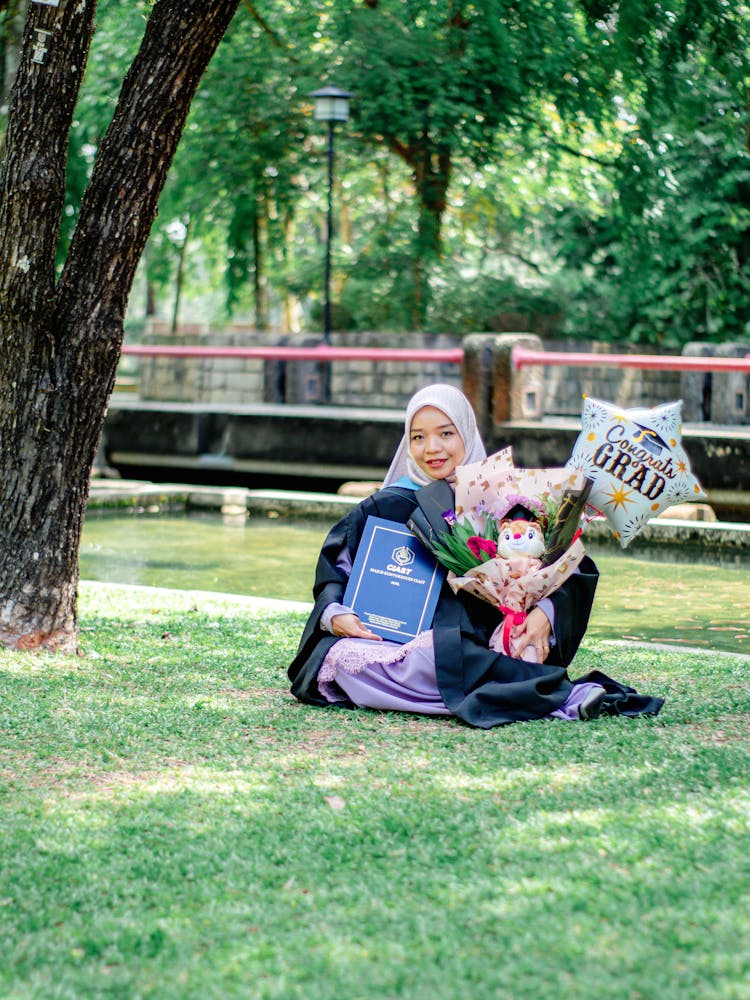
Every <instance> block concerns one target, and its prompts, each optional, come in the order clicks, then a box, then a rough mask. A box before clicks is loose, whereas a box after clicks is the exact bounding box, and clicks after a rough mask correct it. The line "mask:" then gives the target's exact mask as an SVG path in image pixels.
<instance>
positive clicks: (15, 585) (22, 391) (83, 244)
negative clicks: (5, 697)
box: [0, 0, 238, 651]
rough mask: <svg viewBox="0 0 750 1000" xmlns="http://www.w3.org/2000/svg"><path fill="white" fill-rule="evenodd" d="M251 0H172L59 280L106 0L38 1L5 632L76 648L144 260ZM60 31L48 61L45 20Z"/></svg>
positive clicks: (12, 306) (6, 348) (9, 413)
mask: <svg viewBox="0 0 750 1000" xmlns="http://www.w3.org/2000/svg"><path fill="white" fill-rule="evenodd" d="M237 5H238V0H159V2H157V3H156V5H155V6H154V8H153V11H152V13H151V16H150V18H149V20H148V23H147V26H146V32H145V35H144V38H143V42H142V45H141V48H140V50H139V53H138V55H137V56H136V58H135V60H134V62H133V65H132V66H131V68H130V71H129V72H128V74H127V76H126V78H125V81H124V83H123V87H122V91H121V94H120V99H119V101H118V104H117V108H116V110H115V115H114V118H113V121H112V124H111V126H110V128H109V129H108V131H107V134H106V136H105V137H104V140H103V142H102V144H101V148H100V151H99V155H98V158H97V162H96V164H95V167H94V172H93V175H92V178H91V181H90V183H89V186H88V188H87V190H86V194H85V196H84V199H83V203H82V206H81V212H80V216H79V221H78V225H77V227H76V230H75V233H74V235H73V240H72V242H71V247H70V250H69V253H68V257H67V260H66V263H65V265H64V268H63V272H62V275H61V277H60V280H59V282H58V284H57V286H56V287H55V281H54V259H55V248H56V243H57V233H58V230H59V221H60V214H61V211H62V204H63V193H64V184H65V162H66V150H67V140H68V131H69V128H70V122H71V119H72V114H73V110H74V108H75V102H76V98H77V94H78V87H79V83H80V79H81V76H82V75H83V69H84V66H85V62H86V56H87V53H88V47H89V44H90V41H91V35H92V31H93V21H94V14H95V8H96V2H95V0H61V5H60V7H59V8H52V7H48V6H43V5H40V4H32V5H31V8H30V11H29V15H28V18H27V23H26V30H25V33H24V41H23V48H22V59H21V64H20V67H19V71H18V76H17V79H16V85H15V87H14V91H13V95H12V99H11V108H10V112H9V120H8V132H7V142H6V159H5V163H4V167H3V173H2V178H1V180H0V198H1V199H2V201H1V202H0V471H1V472H2V477H3V486H4V489H3V490H2V495H1V496H0V642H2V643H4V644H5V645H8V646H15V647H17V648H37V647H40V646H42V647H46V648H50V649H62V650H66V651H71V650H73V649H75V647H76V640H77V616H76V593H77V583H78V547H79V543H80V534H81V527H82V523H83V517H84V513H85V508H86V500H87V497H88V486H89V474H90V469H91V465H92V463H93V460H94V456H95V454H96V449H97V444H98V441H99V437H100V434H101V429H102V425H103V422H104V414H105V410H106V405H107V401H108V399H109V395H110V392H111V390H112V386H113V384H114V378H115V371H116V368H117V362H118V359H119V356H120V348H121V346H122V337H123V319H124V315H125V309H126V305H127V300H128V296H129V293H130V288H131V285H132V282H133V277H134V274H135V270H136V266H137V264H138V261H139V259H140V256H141V254H142V252H143V247H144V244H145V242H146V238H147V236H148V233H149V230H150V228H151V225H152V223H153V220H154V218H155V215H156V211H157V204H158V199H159V195H160V193H161V190H162V188H163V185H164V181H165V179H166V176H167V171H168V169H169V166H170V164H171V162H172V158H173V156H174V152H175V149H176V147H177V143H178V141H179V138H180V135H181V133H182V129H183V126H184V123H185V118H186V116H187V113H188V110H189V107H190V103H191V101H192V98H193V95H194V93H195V90H196V88H197V85H198V82H199V80H200V77H201V75H202V73H203V71H204V70H205V68H206V65H207V63H208V61H209V59H210V57H211V55H212V54H213V52H214V50H215V48H216V46H217V45H218V43H219V41H220V39H221V37H222V36H223V34H224V32H225V30H226V28H227V26H228V25H229V22H230V21H231V18H232V16H233V14H234V12H235V10H236V8H237ZM38 28H41V29H43V30H49V31H51V32H52V34H51V35H49V36H46V37H47V39H48V46H47V47H48V53H47V55H46V59H45V62H44V64H43V65H39V64H37V63H34V62H32V58H31V57H32V51H33V49H34V43H35V41H36V40H37V39H38V37H39V36H38V35H37V32H36V29H38Z"/></svg>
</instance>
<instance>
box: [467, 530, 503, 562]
mask: <svg viewBox="0 0 750 1000" xmlns="http://www.w3.org/2000/svg"><path fill="white" fill-rule="evenodd" d="M466 544H467V545H468V547H469V551H470V552H471V554H472V555H473V556H474V557H475V558H476V559H479V560H480V561H481V562H485V561H486V560H487V559H494V558H495V556H496V555H497V545H495V543H494V542H493V541H492V539H491V538H482V536H481V535H472V536H471V537H470V538H467V539H466Z"/></svg>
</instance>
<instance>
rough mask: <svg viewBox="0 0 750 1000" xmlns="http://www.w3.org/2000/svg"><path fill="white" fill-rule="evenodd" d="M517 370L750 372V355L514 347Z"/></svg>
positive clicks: (512, 354)
mask: <svg viewBox="0 0 750 1000" xmlns="http://www.w3.org/2000/svg"><path fill="white" fill-rule="evenodd" d="M511 357H512V360H513V368H514V369H515V370H516V371H518V370H519V369H521V368H528V367H530V366H531V365H569V366H571V367H578V368H580V367H583V366H586V367H592V368H641V369H653V370H656V371H666V372H689V371H700V372H748V373H750V354H746V355H745V357H744V358H709V357H699V358H695V357H687V356H685V355H675V354H585V353H583V352H573V351H571V352H570V353H568V352H567V351H533V350H531V349H530V348H527V347H514V348H513V350H512V352H511Z"/></svg>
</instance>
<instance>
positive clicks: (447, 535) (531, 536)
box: [411, 448, 591, 653]
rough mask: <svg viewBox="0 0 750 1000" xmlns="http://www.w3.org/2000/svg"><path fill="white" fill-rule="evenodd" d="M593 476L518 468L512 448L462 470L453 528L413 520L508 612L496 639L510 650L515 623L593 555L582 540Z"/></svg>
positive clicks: (455, 568)
mask: <svg viewBox="0 0 750 1000" xmlns="http://www.w3.org/2000/svg"><path fill="white" fill-rule="evenodd" d="M590 490H591V481H590V480H589V479H587V478H586V477H585V475H584V473H583V472H582V471H581V470H579V469H568V468H560V469H556V468H552V469H517V468H515V467H514V465H513V458H512V453H511V449H510V448H507V449H505V450H504V451H501V452H498V453H497V454H495V455H490V456H489V457H488V458H486V459H483V460H482V461H481V462H475V463H473V464H472V465H463V466H459V467H458V469H457V470H456V484H455V510H452V511H445V512H444V513H443V518H444V520H445V522H446V530H445V531H442V532H439V533H435V532H429V533H425V532H424V531H421V530H420V525H419V523H418V521H414V520H413V521H412V522H411V527H412V530H414V531H415V533H416V534H418V536H419V537H420V538H421V540H422V542H423V543H424V544H425V545H426V546H427V548H428V549H429V550H430V551H431V552H432V554H433V555H434V556H435V558H436V559H437V560H438V562H440V563H441V564H442V565H443V566H445V567H446V568H447V569H448V571H449V572H448V583H449V584H450V586H451V587H452V589H453V591H454V592H456V593H457V592H458V591H459V590H465V591H467V593H470V594H474V595H475V596H476V597H479V598H481V599H482V600H484V601H488V602H489V603H490V604H493V605H494V606H495V607H497V608H498V609H499V610H500V611H502V612H503V614H504V616H505V617H504V620H503V624H502V626H501V627H500V628H499V629H497V630H496V632H495V635H493V638H492V640H491V645H492V646H493V648H498V647H500V648H502V650H503V651H504V652H506V653H510V652H511V650H510V642H509V640H510V628H511V626H512V625H514V624H519V623H521V622H522V621H523V620H524V619H525V617H526V615H527V613H528V611H529V610H530V609H531V607H532V606H533V605H534V604H536V603H537V602H538V601H540V600H541V599H542V598H543V597H546V596H548V595H549V594H551V593H553V591H555V590H557V588H558V587H559V586H560V585H561V584H562V583H564V582H565V580H567V579H568V577H569V576H571V574H572V573H573V572H575V570H576V568H577V566H578V565H579V564H580V562H581V560H582V559H583V557H584V555H585V551H584V547H583V543H582V542H581V540H580V534H581V526H582V522H583V517H584V509H585V506H586V499H587V497H588V494H589V492H590Z"/></svg>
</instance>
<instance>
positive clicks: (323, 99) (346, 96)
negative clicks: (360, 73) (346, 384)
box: [310, 84, 352, 344]
mask: <svg viewBox="0 0 750 1000" xmlns="http://www.w3.org/2000/svg"><path fill="white" fill-rule="evenodd" d="M351 96H352V95H351V94H350V93H349V91H348V90H341V88H340V87H334V86H333V85H330V84H329V86H327V87H321V88H320V90H314V91H312V93H311V94H310V97H312V98H313V100H314V101H315V107H314V109H313V117H314V118H315V120H316V121H319V122H328V211H327V214H326V255H325V279H324V282H325V284H324V292H325V297H324V300H323V343H324V344H330V342H331V240H332V239H333V133H334V129H335V126H336V122H345V121H348V119H349V100H350V98H351Z"/></svg>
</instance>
